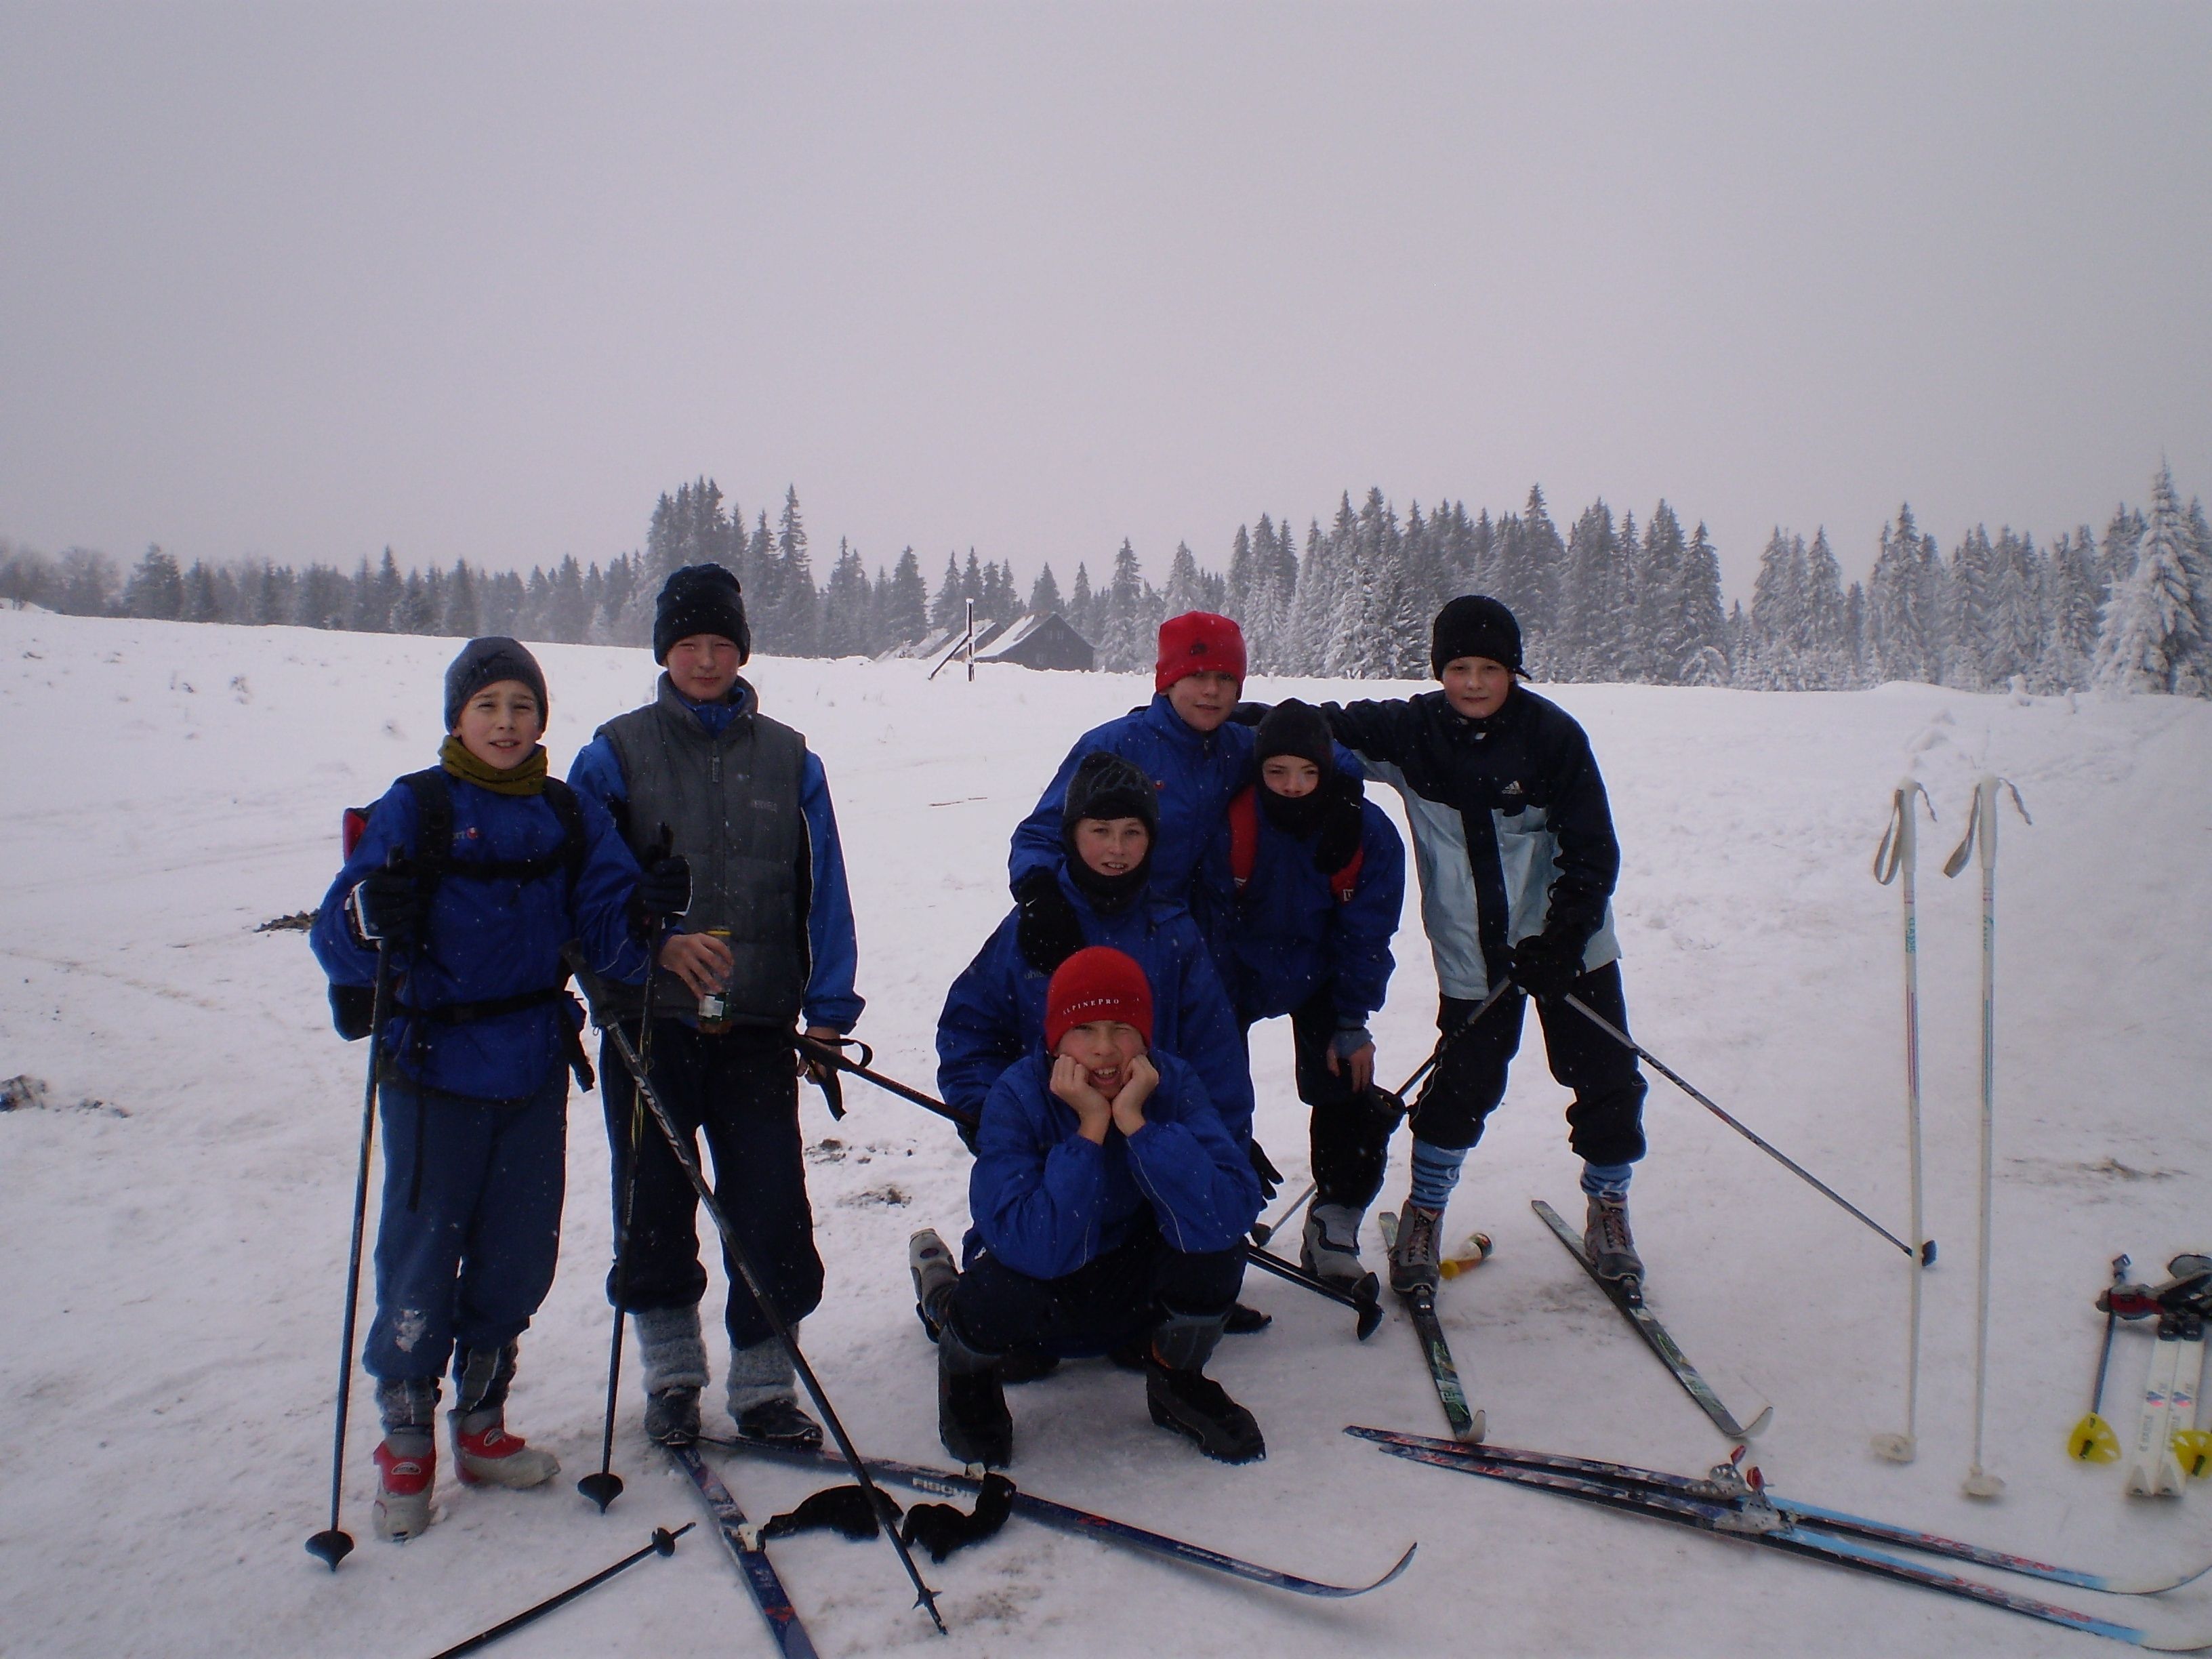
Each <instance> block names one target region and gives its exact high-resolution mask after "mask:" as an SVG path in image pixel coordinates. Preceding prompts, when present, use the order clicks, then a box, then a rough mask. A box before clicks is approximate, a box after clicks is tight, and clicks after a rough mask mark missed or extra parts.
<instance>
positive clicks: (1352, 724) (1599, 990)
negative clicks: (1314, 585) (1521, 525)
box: [1323, 595, 1644, 1291]
mask: <svg viewBox="0 0 2212 1659" xmlns="http://www.w3.org/2000/svg"><path fill="white" fill-rule="evenodd" d="M1430 661H1431V666H1432V667H1433V668H1434V670H1435V671H1436V675H1437V678H1438V679H1439V680H1441V681H1443V690H1441V691H1430V692H1425V693H1423V694H1422V695H1421V696H1417V697H1407V698H1397V699H1392V700H1390V701H1388V702H1355V703H1352V704H1349V705H1347V706H1341V707H1340V706H1339V705H1337V704H1334V703H1328V704H1325V705H1323V713H1324V714H1327V716H1328V722H1329V726H1330V729H1331V730H1332V731H1333V732H1334V733H1335V736H1336V738H1337V740H1338V741H1339V742H1340V743H1342V744H1345V745H1346V747H1347V748H1349V749H1351V750H1353V751H1354V752H1355V753H1357V754H1358V756H1359V757H1360V758H1361V759H1362V760H1363V761H1364V762H1365V763H1367V766H1368V768H1369V769H1370V771H1371V772H1372V773H1373V774H1374V775H1376V776H1377V777H1380V778H1382V779H1383V780H1384V781H1387V782H1388V783H1389V784H1391V785H1392V786H1393V787H1395V788H1396V789H1397V791H1398V793H1400V795H1401V796H1402V797H1403V798H1404V800H1405V803H1406V815H1407V820H1408V822H1409V823H1411V824H1412V826H1413V840H1414V842H1415V845H1416V846H1417V848H1419V853H1420V858H1419V870H1420V877H1421V918H1422V921H1423V923H1424V925H1425V927H1426V928H1427V930H1428V935H1429V945H1430V950H1431V952H1432V954H1433V955H1434V957H1435V960H1436V968H1437V986H1438V988H1439V989H1440V990H1441V992H1442V993H1443V998H1442V1002H1443V1006H1442V1007H1441V1009H1440V1010H1439V1012H1438V1013H1437V1027H1438V1029H1439V1030H1440V1031H1441V1032H1442V1033H1443V1038H1442V1044H1441V1054H1440V1055H1439V1058H1438V1060H1437V1069H1436V1071H1435V1073H1434V1074H1433V1075H1432V1076H1431V1079H1429V1084H1428V1086H1427V1087H1426V1088H1425V1090H1424V1091H1422V1093H1421V1096H1420V1098H1419V1102H1418V1103H1417V1104H1416V1105H1415V1108H1414V1115H1413V1191H1412V1194H1411V1196H1410V1198H1409V1200H1408V1201H1407V1207H1406V1212H1405V1219H1404V1223H1403V1225H1401V1228H1400V1230H1399V1234H1398V1244H1397V1248H1396V1249H1395V1250H1393V1251H1392V1253H1391V1258H1390V1283H1391V1286H1392V1288H1393V1289H1395V1290H1398V1291H1409V1290H1413V1289H1415V1288H1418V1287H1419V1286H1422V1285H1428V1286H1433V1285H1435V1284H1436V1282H1437V1276H1438V1273H1439V1267H1438V1248H1437V1247H1438V1241H1439V1237H1440V1234H1441V1231H1442V1226H1443V1209H1444V1205H1445V1203H1446V1201H1447V1200H1449V1198H1450V1196H1451V1191H1452V1188H1453V1187H1454V1186H1455V1184H1456V1183H1457V1182H1458V1180H1459V1170H1460V1164H1462V1161H1463V1160H1464V1159H1465V1158H1466V1157H1467V1152H1468V1148H1469V1147H1470V1146H1473V1145H1474V1143H1475V1141H1476V1140H1477V1139H1480V1137H1481V1134H1482V1125H1483V1121H1484V1119H1486V1117H1487V1116H1488V1115H1490V1113H1491V1111H1492V1109H1493V1108H1495V1107H1496V1106H1497V1104H1498V1101H1499V1100H1500V1099H1501V1098H1502V1097H1504V1092H1505V1073H1506V1068H1507V1066H1509V1065H1510V1063H1511V1061H1512V1059H1513V1055H1514V1053H1515V1051H1516V1049H1518V1048H1519V1047H1520V1043H1521V1023H1522V1005H1523V1001H1524V998H1525V997H1528V996H1533V997H1534V998H1535V999H1536V1012H1537V1016H1538V1018H1540V1019H1541V1021H1542V1022H1543V1026H1544V1048H1545V1052H1546V1054H1547V1056H1548V1058H1549V1059H1550V1061H1551V1066H1552V1075H1553V1077H1555V1078H1557V1079H1559V1082H1560V1083H1562V1084H1564V1085H1565V1086H1566V1087H1568V1088H1569V1089H1571V1090H1573V1091H1574V1100H1573V1102H1572V1103H1571V1104H1570V1105H1569V1106H1568V1108H1567V1127H1568V1141H1569V1144H1570V1145H1571V1146H1572V1147H1573V1148H1574V1150H1575V1151H1576V1152H1577V1153H1578V1154H1580V1156H1581V1157H1582V1159H1583V1178H1582V1187H1583V1193H1584V1194H1586V1195H1587V1197H1588V1200H1589V1204H1588V1210H1587V1217H1586V1222H1585V1230H1584V1234H1583V1242H1584V1244H1585V1246H1586V1247H1587V1248H1588V1249H1589V1255H1590V1259H1591V1261H1593V1262H1594V1263H1595V1266H1596V1267H1597V1271H1598V1273H1600V1274H1601V1276H1602V1277H1604V1278H1607V1279H1613V1280H1616V1281H1621V1282H1624V1283H1626V1284H1628V1285H1630V1286H1631V1287H1632V1288H1634V1286H1635V1285H1638V1284H1639V1283H1640V1281H1641V1279H1642V1278H1643V1273H1644V1264H1643V1262H1642V1261H1640V1260H1639V1259H1638V1256H1637V1254H1636V1246H1635V1243H1634V1241H1633V1240H1632V1237H1630V1234H1629V1231H1628V1181H1629V1176H1630V1174H1631V1173H1632V1169H1633V1166H1634V1164H1635V1163H1636V1161H1637V1160H1638V1158H1642V1157H1643V1156H1644V1129H1643V1105H1644V1079H1643V1077H1642V1075H1641V1074H1640V1073H1638V1070H1637V1068H1636V1060H1635V1056H1634V1055H1633V1054H1631V1053H1630V1052H1629V1051H1628V1050H1627V1049H1626V1048H1622V1047H1621V1046H1620V1043H1618V1042H1615V1041H1614V1040H1613V1038H1612V1037H1610V1036H1607V1035H1606V1034H1605V1033H1604V1032H1602V1031H1601V1030H1599V1029H1598V1028H1597V1027H1596V1026H1595V1024H1592V1023H1591V1022H1590V1021H1589V1020H1588V1019H1585V1018H1583V1016H1582V1015H1581V1014H1579V1013H1577V1012H1575V1011H1574V1010H1573V1009H1572V1008H1571V1007H1569V1006H1567V1005H1566V1003H1565V1001H1564V1000H1563V999H1564V998H1565V996H1566V995H1567V994H1573V995H1574V996H1576V997H1577V998H1578V999H1580V1000H1582V1001H1583V1002H1585V1003H1587V1004H1588V1005H1589V1006H1590V1007H1591V1008H1592V1009H1594V1010H1595V1011H1596V1012H1598V1013H1600V1014H1601V1015H1603V1016H1604V1017H1605V1018H1607V1019H1608V1020H1610V1021H1611V1022H1612V1023H1613V1024H1615V1025H1617V1026H1619V1027H1620V1028H1621V1029H1622V1030H1626V1029H1627V1027H1628V1015H1627V1009H1626V1004H1625V1002H1624V1001H1623V999H1622V994H1621V985H1620V961H1619V958H1620V945H1619V944H1618V943H1617V942H1616V941H1615V939H1614V938H1613V926H1612V915H1611V909H1610V905H1609V900H1610V898H1611V896H1612V893H1613V884H1614V882H1615V880H1616V879H1617V878H1618V877H1619V875H1620V843H1619V842H1617V841H1616V840H1615V839H1614V838H1613V814H1612V811H1611V809H1610V808H1609V807H1608V806H1607V803H1606V795H1605V781H1604V779H1603V778H1601V776H1600V775H1599V774H1598V768H1597V761H1596V759H1595V757H1593V756H1592V755H1591V753H1590V747H1589V738H1587V737H1586V736H1585V735H1584V734H1583V729H1582V727H1581V726H1579V725H1577V723H1576V722H1575V720H1574V719H1573V717H1572V716H1571V715H1570V714H1567V713H1566V712H1565V710H1564V709H1562V708H1559V706H1558V705H1557V704H1555V703H1553V702H1547V700H1545V699H1544V698H1542V697H1540V696H1536V695H1535V694H1534V692H1531V691H1528V690H1525V689H1523V688H1522V686H1521V685H1520V684H1518V681H1519V679H1520V678H1522V677H1523V670H1522V664H1521V628H1520V624H1519V623H1517V622H1516V620H1515V619H1514V616H1513V613H1512V612H1511V611H1509V610H1508V609H1506V607H1505V606H1504V605H1501V604H1499V603H1498V601H1497V600H1496V599H1488V598H1485V597H1482V596H1479V595H1466V596H1462V598H1459V599H1454V600H1453V601H1451V603H1450V604H1449V605H1446V606H1444V608H1443V610H1442V611H1439V612H1438V613H1437V618H1436V623H1435V625H1434V628H1433V630H1432V633H1431V645H1430ZM1500 985H1506V986H1508V987H1509V988H1508V989H1507V990H1506V992H1505V994H1504V997H1503V998H1501V999H1500V1000H1499V1002H1498V1006H1496V1007H1495V1008H1493V1009H1492V1010H1491V1012H1489V1013H1488V1014H1487V1015H1486V1016H1485V1017H1484V1018H1483V1019H1482V1020H1481V1022H1480V1024H1475V1025H1474V1026H1473V1027H1472V1028H1468V1020H1469V1019H1470V1018H1471V1017H1472V1016H1473V1014H1474V1012H1475V1010H1476V1009H1477V1008H1479V1007H1480V1006H1481V1005H1482V1002H1483V1001H1484V1000H1485V999H1486V998H1487V997H1488V996H1489V995H1490V994H1491V992H1492V990H1493V989H1494V988H1495V987H1498V986H1500Z"/></svg>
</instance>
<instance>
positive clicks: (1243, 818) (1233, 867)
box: [1229, 785, 1260, 890]
mask: <svg viewBox="0 0 2212 1659" xmlns="http://www.w3.org/2000/svg"><path fill="white" fill-rule="evenodd" d="M1259 856H1260V806H1259V803H1258V802H1257V801H1256V800H1255V799H1253V796H1252V790H1251V787H1250V786H1249V785H1248V786H1246V787H1244V788H1243V789H1240V790H1238V791H1237V793H1236V794H1235V796H1233V797H1232V798H1231V800H1230V802H1229V874H1230V877H1231V879H1232V880H1234V881H1235V882H1236V884H1237V887H1238V889H1239V890H1242V889H1243V885H1244V884H1245V883H1246V882H1248V881H1249V880H1251V879H1252V866H1253V865H1254V863H1255V862H1256V861H1257V860H1258V859H1259Z"/></svg>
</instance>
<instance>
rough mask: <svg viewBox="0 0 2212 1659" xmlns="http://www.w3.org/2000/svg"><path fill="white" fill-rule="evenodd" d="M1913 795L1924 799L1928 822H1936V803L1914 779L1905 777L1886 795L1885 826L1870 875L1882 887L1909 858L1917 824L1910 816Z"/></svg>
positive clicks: (1908, 862)
mask: <svg viewBox="0 0 2212 1659" xmlns="http://www.w3.org/2000/svg"><path fill="white" fill-rule="evenodd" d="M1916 795H1917V796H1918V797H1919V798H1920V799H1921V800H1923V801H1925V802H1927V805H1928V819H1929V823H1934V822H1935V821H1936V803H1935V802H1934V801H1933V800H1932V799H1929V794H1928V792H1927V791H1926V790H1925V789H1923V788H1922V787H1921V786H1920V781H1919V780H1918V779H1917V778H1907V779H1905V781H1904V782H1902V783H1900V784H1899V785H1898V786H1897V789H1896V792H1895V793H1893V794H1892V795H1891V796H1890V803H1889V828H1887V829H1885V830H1883V831H1882V832H1881V846H1880V847H1877V848H1875V854H1874V878H1875V880H1876V881H1878V882H1880V883H1881V884H1882V885H1883V886H1885V887H1887V886H1888V885H1889V884H1890V883H1892V882H1893V881H1895V880H1896V879H1897V872H1898V871H1899V869H1900V868H1902V867H1905V866H1910V865H1911V863H1912V861H1913V854H1914V851H1915V846H1916V842H1917V836H1915V833H1914V831H1915V829H1917V822H1916V820H1915V819H1914V817H1913V815H1912V813H1913V797H1914V796H1916Z"/></svg>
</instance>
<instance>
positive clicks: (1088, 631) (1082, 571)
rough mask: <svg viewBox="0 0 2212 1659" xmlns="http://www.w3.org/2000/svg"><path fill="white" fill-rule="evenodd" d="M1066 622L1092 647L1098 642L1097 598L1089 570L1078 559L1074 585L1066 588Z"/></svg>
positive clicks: (1094, 647)
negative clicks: (1092, 587) (1092, 588)
mask: <svg viewBox="0 0 2212 1659" xmlns="http://www.w3.org/2000/svg"><path fill="white" fill-rule="evenodd" d="M1067 623H1068V626H1069V627H1071V628H1073V629H1074V630H1075V631H1076V632H1077V633H1079V634H1080V635H1083V637H1084V638H1085V639H1086V640H1088V641H1091V647H1092V648H1093V649H1096V648H1097V644H1098V635H1099V632H1100V629H1099V627H1098V600H1097V596H1096V595H1095V594H1093V593H1092V592H1091V570H1090V568H1089V567H1088V566H1087V565H1085V563H1084V562H1083V561H1082V560H1080V559H1078V560H1077V561H1076V562H1075V586H1073V587H1071V588H1069V589H1068V590H1067Z"/></svg>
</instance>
